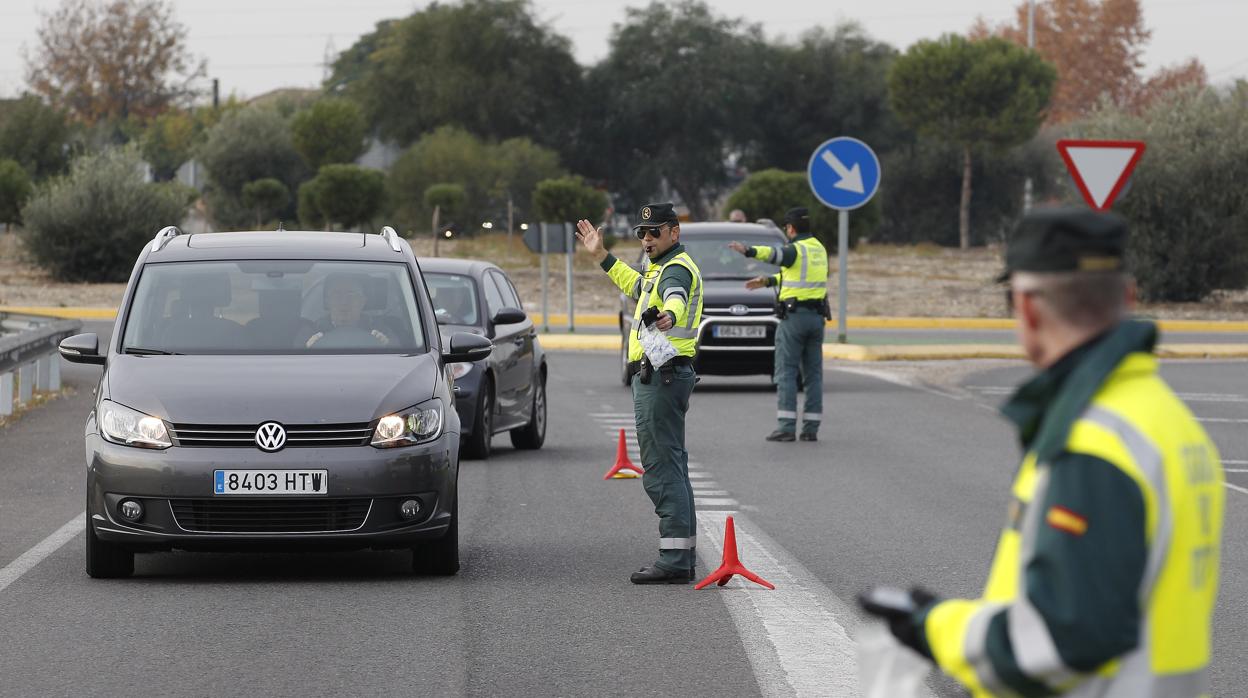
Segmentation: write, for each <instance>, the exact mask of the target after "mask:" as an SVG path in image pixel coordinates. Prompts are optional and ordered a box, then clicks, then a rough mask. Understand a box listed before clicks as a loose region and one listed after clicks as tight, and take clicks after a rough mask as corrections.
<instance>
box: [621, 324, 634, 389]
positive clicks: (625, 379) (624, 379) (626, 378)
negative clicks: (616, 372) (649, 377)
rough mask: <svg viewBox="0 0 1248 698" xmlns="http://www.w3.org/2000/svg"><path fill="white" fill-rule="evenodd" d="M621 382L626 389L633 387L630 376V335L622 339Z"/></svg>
mask: <svg viewBox="0 0 1248 698" xmlns="http://www.w3.org/2000/svg"><path fill="white" fill-rule="evenodd" d="M620 382H621V383H623V384H624V387H626V388H627V387H629V386H631V385H632V383H633V382H632V376H630V375H628V335H624V336H622V337H620Z"/></svg>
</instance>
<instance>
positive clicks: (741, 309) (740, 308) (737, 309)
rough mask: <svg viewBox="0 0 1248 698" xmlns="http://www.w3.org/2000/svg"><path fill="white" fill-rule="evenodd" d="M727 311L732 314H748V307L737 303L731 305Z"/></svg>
mask: <svg viewBox="0 0 1248 698" xmlns="http://www.w3.org/2000/svg"><path fill="white" fill-rule="evenodd" d="M728 312H730V313H732V314H733V315H749V314H750V309H749V307H748V306H744V305H741V304H740V303H738V304H736V305H734V306H732V307H731V308H728Z"/></svg>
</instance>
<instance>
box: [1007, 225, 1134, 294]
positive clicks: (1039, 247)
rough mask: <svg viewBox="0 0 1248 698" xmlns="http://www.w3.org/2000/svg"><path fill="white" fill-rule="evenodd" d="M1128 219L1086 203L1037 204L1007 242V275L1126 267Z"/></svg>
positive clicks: (1119, 269) (1121, 269)
mask: <svg viewBox="0 0 1248 698" xmlns="http://www.w3.org/2000/svg"><path fill="white" fill-rule="evenodd" d="M1126 252H1127V221H1126V220H1125V219H1123V218H1122V217H1121V216H1119V215H1117V214H1114V213H1099V212H1096V211H1092V210H1089V209H1086V208H1078V207H1063V208H1042V209H1035V210H1033V211H1031V212H1030V213H1028V214H1027V215H1025V216H1023V218H1022V220H1021V221H1019V223H1018V225H1017V226H1015V228H1014V231H1013V232H1012V233H1011V234H1010V237H1009V240H1008V241H1007V242H1006V247H1005V271H1004V272H1003V273H1002V274H1001V276H999V277H998V278H997V280H998V281H1001V282H1004V281H1008V280H1009V278H1010V274H1013V273H1014V272H1016V271H1031V272H1042V273H1043V272H1069V271H1123V270H1125V268H1126V263H1125V257H1126Z"/></svg>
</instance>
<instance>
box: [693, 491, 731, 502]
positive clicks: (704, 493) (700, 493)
mask: <svg viewBox="0 0 1248 698" xmlns="http://www.w3.org/2000/svg"><path fill="white" fill-rule="evenodd" d="M731 494H732V493H731V492H729V491H728V490H699V489H694V491H693V496H694V501H695V502H697V501H702V500H700V499H697V498H698V497H727V496H729V495H731ZM730 501H735V500H730Z"/></svg>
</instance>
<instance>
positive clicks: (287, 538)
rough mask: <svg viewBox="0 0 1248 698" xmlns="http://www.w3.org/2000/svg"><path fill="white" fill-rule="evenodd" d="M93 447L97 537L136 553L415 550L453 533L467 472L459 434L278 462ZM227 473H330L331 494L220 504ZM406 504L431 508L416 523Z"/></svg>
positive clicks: (241, 454)
mask: <svg viewBox="0 0 1248 698" xmlns="http://www.w3.org/2000/svg"><path fill="white" fill-rule="evenodd" d="M86 445H87V454H88V457H89V459H90V460H89V462H88V464H87V515H88V517H89V518H90V520H91V524H92V526H93V528H94V530H95V533H96V535H97V536H98V537H99V538H100V539H101V540H103V541H106V542H109V543H115V544H121V545H124V546H126V547H128V548H130V549H133V550H136V551H150V550H170V549H175V548H176V549H183V550H240V549H251V548H270V547H316V548H335V549H350V548H401V547H408V546H410V545H413V544H415V543H418V542H420V541H422V540H428V539H432V538H438V537H440V536H441V535H442V534H443V533H444V532H445V531H446V527H447V526H448V525H449V523H450V518H451V513H450V512H451V507H452V504H453V502H454V500H455V496H456V482H457V475H458V466H459V463H458V456H457V455H456V454H457V451H458V435H456V434H452V433H444V434H443V435H442V436H440V437H439V438H438V439H435V440H434V441H431V442H429V443H427V444H421V445H418V446H409V447H406V448H394V449H375V448H373V447H371V446H360V447H338V448H287V449H285V450H282V451H279V452H277V453H263V452H261V451H259V450H257V449H245V448H179V447H176V446H175V447H173V448H169V449H165V450H163V451H156V450H148V449H141V448H132V447H128V446H120V445H117V444H113V443H111V442H108V441H105V440H104V439H103V438H101V437H100V436H99V435H98V434H90V435H88V436H87V444H86ZM218 469H242V470H246V469H268V470H273V469H276V470H286V469H289V470H299V469H324V470H326V471H328V481H327V490H328V494H327V495H322V496H319V497H316V496H272V497H263V496H216V495H214V494H213V471H215V470H218ZM125 498H131V499H137V500H139V501H140V502H141V503H142V504H143V507H144V516H143V518H142V519H141V520H140V521H138V522H135V523H130V522H127V521H125V520H123V519H122V518H121V517H120V515H119V514H118V510H117V506H118V504H119V502H120V501H121V500H122V499H125ZM406 499H418V500H419V501H420V503H421V512H420V514H419V515H417V516H416V517H415V518H414V519H410V520H404V519H402V517H400V516H399V513H398V507H399V504H400V503H401V502H402V501H404V500H406ZM240 502H248V504H238V505H237V506H241V507H252V508H249V509H247V510H246V511H245V512H241V513H240V512H238V511H237V510H236V509H233V508H231V507H230V506H228V505H226V503H229V504H234V503H240ZM295 509H299V511H295ZM223 510H224V511H226V512H230V511H232V512H233V513H228V514H227V516H228V517H231V518H229V519H228V521H227V520H226V519H222V518H220V516H222V514H221V512H222V511H223ZM309 510H315V511H317V512H329V513H323V514H322V513H317V514H310V513H308V512H309ZM192 512H193V513H192ZM344 512H349V515H348V513H344ZM317 517H322V518H317ZM223 521H226V523H222V522H223ZM287 522H296V523H291V524H289V525H287ZM296 524H297V525H296Z"/></svg>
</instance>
